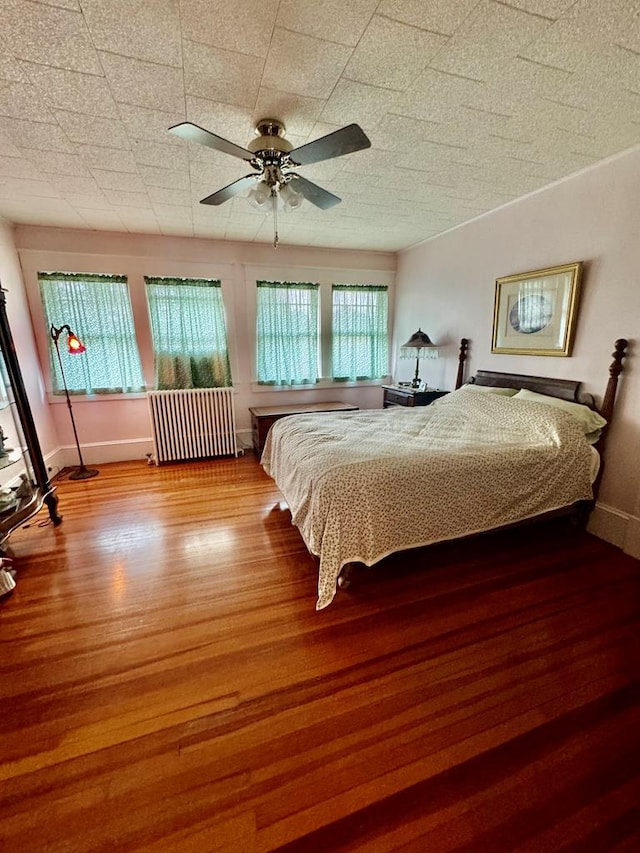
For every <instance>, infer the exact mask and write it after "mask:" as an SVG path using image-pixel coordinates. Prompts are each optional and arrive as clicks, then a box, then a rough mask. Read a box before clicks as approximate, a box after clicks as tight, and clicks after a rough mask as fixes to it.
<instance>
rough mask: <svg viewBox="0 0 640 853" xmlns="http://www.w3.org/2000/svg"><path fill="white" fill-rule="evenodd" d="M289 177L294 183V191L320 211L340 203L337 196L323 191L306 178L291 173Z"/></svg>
mask: <svg viewBox="0 0 640 853" xmlns="http://www.w3.org/2000/svg"><path fill="white" fill-rule="evenodd" d="M291 177H292V178H293V179H294V180H295V182H296V183H295V187H294V189H296V190H299V191H300V192H301V193H302V195H303V196H304V197H305V198H306V199H307V201H310V202H311V204H315V206H316V207H320V208H321V209H322V210H328V209H329V208H330V207H333V206H334V205H335V204H340V202H341V201H342V199H341V198H338V196H337V195H333V193H330V192H328V191H327V190H323V189H322V187H319V186H318V184H314V183H312V182H311V181H308V180H307V179H306V178H303V177H301V176H300V175H296V173H295V172H291Z"/></svg>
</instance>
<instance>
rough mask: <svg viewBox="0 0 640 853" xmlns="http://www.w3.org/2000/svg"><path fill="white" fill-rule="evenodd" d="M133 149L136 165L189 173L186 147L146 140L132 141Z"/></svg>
mask: <svg viewBox="0 0 640 853" xmlns="http://www.w3.org/2000/svg"><path fill="white" fill-rule="evenodd" d="M131 148H132V151H133V155H134V158H135V161H136V163H142V164H143V165H145V166H159V167H160V168H163V169H173V171H174V172H181V171H187V170H188V168H189V157H188V154H187V150H186V146H181V147H176V146H174V145H167V144H165V142H164V141H162V142H150V141H147V140H146V139H145V140H142V139H132V140H131Z"/></svg>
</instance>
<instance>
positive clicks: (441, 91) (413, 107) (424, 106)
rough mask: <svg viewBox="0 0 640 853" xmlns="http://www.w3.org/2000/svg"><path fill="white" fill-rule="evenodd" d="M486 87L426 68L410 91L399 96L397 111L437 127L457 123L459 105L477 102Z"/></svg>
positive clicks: (479, 83) (399, 113)
mask: <svg viewBox="0 0 640 853" xmlns="http://www.w3.org/2000/svg"><path fill="white" fill-rule="evenodd" d="M485 90H486V84H485V83H481V82H478V81H477V80H471V79H469V78H466V77H458V76H457V75H454V74H445V73H443V72H441V71H435V70H434V69H431V68H427V69H426V70H425V71H423V72H422V74H421V75H420V77H419V78H418V80H416V83H415V85H414V86H412V88H411V90H410V91H408V92H405V93H404V94H403V95H401V96H400V97H398V99H397V101H396V103H395V106H394V112H395V113H397V114H398V115H406V116H409V117H411V118H418V119H426V120H427V121H434V122H436V123H438V124H447V123H451V122H453V121H454V120H455V113H456V109H457V107H458V106H459V105H467V104H473V103H475V101H476V99H477V98H478V97H479V96H480V95H481V94H483V93H484V92H485Z"/></svg>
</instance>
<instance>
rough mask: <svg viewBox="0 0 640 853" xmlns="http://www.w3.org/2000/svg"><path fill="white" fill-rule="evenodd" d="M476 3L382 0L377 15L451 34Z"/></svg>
mask: <svg viewBox="0 0 640 853" xmlns="http://www.w3.org/2000/svg"><path fill="white" fill-rule="evenodd" d="M477 5H478V0H456V2H455V3H452V2H451V0H429V2H428V3H425V2H424V0H382V2H381V3H380V6H379V7H378V14H379V15H386V16H387V17H389V18H393V19H394V20H396V21H402V22H403V23H405V24H410V25H411V26H413V27H422V29H425V30H430V31H431V32H434V33H444V34H445V35H451V34H452V33H454V32H455V31H456V30H457V29H458V27H459V26H460V25H461V24H462V23H463V21H464V20H465V18H466V17H467V16H468V15H469V14H470V13H471V12H472V11H473V9H475V7H476V6H477Z"/></svg>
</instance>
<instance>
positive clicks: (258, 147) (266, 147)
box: [247, 118, 293, 159]
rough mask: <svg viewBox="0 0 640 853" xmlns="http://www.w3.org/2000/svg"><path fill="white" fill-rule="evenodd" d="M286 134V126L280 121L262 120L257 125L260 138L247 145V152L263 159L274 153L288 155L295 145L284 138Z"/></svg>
mask: <svg viewBox="0 0 640 853" xmlns="http://www.w3.org/2000/svg"><path fill="white" fill-rule="evenodd" d="M285 132H286V128H285V126H284V124H283V123H282V122H281V121H279V120H278V119H275V118H262V119H260V121H259V122H258V123H257V125H256V133H257V135H258V136H257V138H256V139H252V140H251V142H250V143H249V144H248V145H247V150H248V151H251V153H252V154H259V155H260V156H261V157H262V158H263V159H265V158H266V157H268V155H269V154H271V155H273V153H274V152H277V153H278V154H288V153H289V151H291V150H292V149H293V145H292V144H291V143H290V142H289V141H288V140H287V139H285V138H284V133H285Z"/></svg>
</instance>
